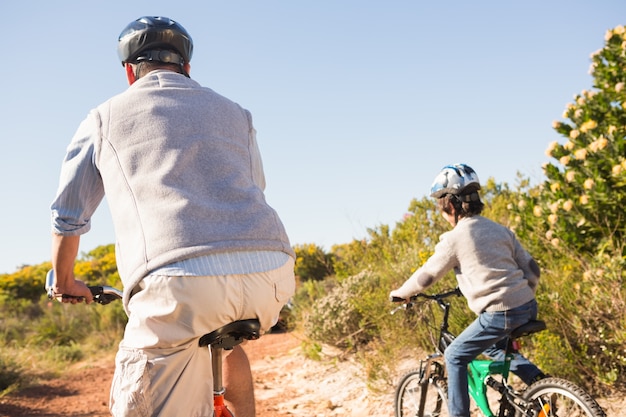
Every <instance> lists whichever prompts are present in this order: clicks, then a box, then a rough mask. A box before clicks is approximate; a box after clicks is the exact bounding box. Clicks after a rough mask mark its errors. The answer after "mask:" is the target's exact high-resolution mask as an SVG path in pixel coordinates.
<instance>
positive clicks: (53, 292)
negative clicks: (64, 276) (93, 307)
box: [46, 270, 93, 304]
mask: <svg viewBox="0 0 626 417" xmlns="http://www.w3.org/2000/svg"><path fill="white" fill-rule="evenodd" d="M58 284H59V283H58V282H57V281H56V279H55V277H54V272H53V270H50V271H49V272H48V275H47V276H46V291H47V292H48V298H56V299H57V300H59V301H60V302H62V303H69V304H78V303H82V302H83V301H84V302H85V303H87V304H91V303H92V302H93V294H92V292H91V290H90V289H89V287H87V285H86V284H85V283H84V282H83V281H81V280H78V279H75V278H72V279H71V280H69V282H68V283H66V284H65V285H63V286H62V287H61V286H60V285H58Z"/></svg>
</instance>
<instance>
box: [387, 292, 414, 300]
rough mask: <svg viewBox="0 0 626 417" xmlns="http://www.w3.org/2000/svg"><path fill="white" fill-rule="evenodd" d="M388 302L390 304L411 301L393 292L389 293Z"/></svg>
mask: <svg viewBox="0 0 626 417" xmlns="http://www.w3.org/2000/svg"><path fill="white" fill-rule="evenodd" d="M389 300H390V301H391V302H392V303H408V302H409V301H411V299H410V297H406V298H405V297H403V296H402V295H400V294H398V290H393V291H391V292H390V293H389Z"/></svg>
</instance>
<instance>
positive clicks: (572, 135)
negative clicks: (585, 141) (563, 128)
mask: <svg viewBox="0 0 626 417" xmlns="http://www.w3.org/2000/svg"><path fill="white" fill-rule="evenodd" d="M578 135H580V132H579V131H578V129H572V130H570V131H569V137H570V138H572V139H576V138H577V137H578Z"/></svg>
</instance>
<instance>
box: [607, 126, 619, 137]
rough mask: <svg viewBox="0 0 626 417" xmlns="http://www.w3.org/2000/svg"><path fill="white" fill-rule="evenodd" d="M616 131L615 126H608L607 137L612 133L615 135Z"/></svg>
mask: <svg viewBox="0 0 626 417" xmlns="http://www.w3.org/2000/svg"><path fill="white" fill-rule="evenodd" d="M616 130H617V128H616V127H615V126H613V125H611V126H609V129H608V133H609V135H612V134H613V133H615V131H616Z"/></svg>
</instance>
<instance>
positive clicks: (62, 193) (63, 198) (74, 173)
mask: <svg viewBox="0 0 626 417" xmlns="http://www.w3.org/2000/svg"><path fill="white" fill-rule="evenodd" d="M99 135H100V129H99V123H98V118H97V116H96V115H95V114H94V113H93V112H92V113H90V114H89V116H87V118H86V119H85V120H84V121H83V122H82V123H81V124H80V126H79V127H78V129H77V131H76V133H75V134H74V137H73V138H72V141H71V143H70V145H69V146H68V148H67V153H66V155H65V159H64V160H63V164H62V166H61V175H60V179H59V188H58V190H57V194H56V197H55V198H54V200H53V202H52V204H51V206H50V209H51V212H52V213H51V216H52V219H51V220H52V233H54V234H57V235H61V236H77V235H82V234H84V233H87V232H88V231H89V229H90V227H91V216H92V215H93V213H94V212H95V211H96V209H97V208H98V205H100V202H101V201H102V199H103V198H104V186H103V184H102V178H101V177H100V173H99V172H98V169H97V167H96V165H95V163H94V144H95V141H96V140H99Z"/></svg>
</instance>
